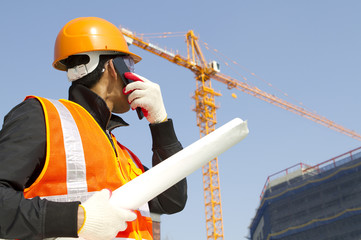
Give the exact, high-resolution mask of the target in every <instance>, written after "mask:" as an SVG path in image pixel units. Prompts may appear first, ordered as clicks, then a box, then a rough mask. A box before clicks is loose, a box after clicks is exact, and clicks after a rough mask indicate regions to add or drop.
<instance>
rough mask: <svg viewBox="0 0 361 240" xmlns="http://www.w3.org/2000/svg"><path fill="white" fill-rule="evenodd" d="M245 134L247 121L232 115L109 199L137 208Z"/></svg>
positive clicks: (119, 189) (118, 190)
mask: <svg viewBox="0 0 361 240" xmlns="http://www.w3.org/2000/svg"><path fill="white" fill-rule="evenodd" d="M247 135H248V127H247V121H243V120H241V119H240V118H235V119H233V120H231V121H230V122H228V123H226V124H225V125H223V126H221V127H220V128H218V129H216V130H215V131H213V132H212V133H210V134H208V135H206V136H204V137H203V138H201V139H199V140H198V141H196V142H194V143H193V144H191V145H189V146H188V147H186V148H184V149H183V150H181V151H179V152H178V153H176V154H174V155H173V156H171V157H169V158H168V159H166V160H164V161H163V162H161V163H159V164H158V165H156V166H154V167H152V168H151V169H149V170H148V171H146V172H145V173H143V174H142V175H140V176H138V177H137V178H135V179H133V180H132V181H130V182H128V183H126V184H125V185H123V186H122V187H120V188H118V189H116V190H115V191H113V194H112V197H111V198H110V202H111V203H112V204H114V205H115V206H119V207H122V208H125V209H133V210H136V209H138V208H139V207H140V206H142V205H143V204H145V203H147V202H148V201H149V200H151V199H153V198H154V197H156V196H157V195H159V194H160V193H162V192H164V191H165V190H167V189H168V188H170V187H171V186H173V185H174V184H176V183H177V182H179V181H180V180H182V179H183V178H185V177H187V176H188V175H190V174H191V173H192V172H194V171H195V170H197V169H198V168H200V167H202V166H203V165H204V164H206V163H207V162H209V161H211V160H213V159H214V158H215V157H217V156H219V155H220V154H221V153H223V152H225V151H226V150H227V149H229V148H230V147H232V146H234V145H235V144H236V143H238V142H240V141H241V140H242V139H244V138H245V137H246V136H247Z"/></svg>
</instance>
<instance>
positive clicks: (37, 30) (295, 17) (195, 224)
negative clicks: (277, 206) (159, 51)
mask: <svg viewBox="0 0 361 240" xmlns="http://www.w3.org/2000/svg"><path fill="white" fill-rule="evenodd" d="M360 10H361V3H360V2H359V1H356V0H346V1H334V0H318V1H310V0H304V1H281V0H273V1H266V0H263V1H245V0H238V1H229V0H225V1H212V0H210V1H190V0H184V1H173V2H171V1H159V0H154V1H115V0H114V1H111V0H103V1H84V0H77V1H65V2H62V4H61V5H60V4H55V3H54V2H52V1H45V0H39V1H36V2H35V1H16V0H14V1H2V2H1V7H0V29H1V35H0V52H1V54H2V58H1V60H0V61H1V62H0V69H1V79H2V80H1V84H2V87H1V89H0V97H1V102H2V103H1V107H0V118H1V119H2V118H3V117H4V116H5V115H6V113H7V112H8V111H9V110H10V109H11V108H12V107H13V106H15V105H16V104H17V103H19V102H21V101H22V99H23V98H24V97H25V96H26V95H39V96H43V97H50V98H66V97H67V88H68V86H69V83H68V82H67V79H66V74H65V73H64V72H60V71H56V70H55V69H53V68H52V66H51V63H52V61H53V59H52V58H53V47H54V42H55V38H56V35H57V34H58V32H59V30H60V29H61V28H62V26H63V25H64V24H65V23H66V22H68V21H69V20H71V19H73V18H76V17H83V16H97V17H102V18H105V19H107V20H108V21H111V22H112V23H114V24H115V25H117V26H118V25H122V26H124V27H127V28H129V29H130V30H132V31H134V32H137V33H159V32H186V31H188V30H191V29H192V30H194V32H195V33H196V34H197V35H198V36H199V37H200V39H201V40H202V41H203V42H206V43H207V44H209V46H210V48H211V49H217V50H218V51H219V52H220V53H222V54H223V55H224V56H226V57H228V58H230V59H232V60H234V61H236V62H237V65H232V68H227V66H226V64H225V63H224V62H223V61H221V60H219V59H216V58H215V55H214V54H213V53H212V52H211V51H207V50H206V49H205V48H204V47H203V48H202V49H203V52H204V54H205V55H206V58H207V60H208V61H210V60H213V59H214V60H217V61H219V63H220V64H221V71H222V73H224V74H227V75H229V76H232V77H234V78H237V79H239V80H242V79H241V77H242V76H245V77H247V79H248V81H249V82H250V83H252V84H253V85H255V86H257V87H258V88H260V89H262V90H264V91H266V92H269V93H271V94H274V95H276V96H278V97H280V98H283V99H285V100H286V101H290V102H292V103H294V104H297V105H298V104H299V103H300V102H302V104H303V105H304V106H307V107H308V108H309V109H311V110H312V111H316V112H317V113H318V114H320V115H322V116H325V117H326V118H328V119H330V120H333V121H335V122H336V123H338V124H340V125H343V126H344V127H346V128H349V129H353V130H355V131H356V132H358V133H361V124H360V120H361V111H360V107H361V106H360V104H361V96H360V89H361V81H360V80H361V74H360V69H361V68H360V64H361V30H360V29H361V15H360ZM151 41H152V42H153V43H157V44H158V45H159V46H161V47H167V49H173V50H179V53H180V54H182V55H184V56H186V43H185V39H184V38H182V37H180V38H166V39H151ZM202 46H203V45H202ZM202 46H201V47H202ZM130 49H131V51H133V52H134V53H136V54H138V55H140V56H142V57H143V60H142V61H141V62H140V63H139V64H137V65H136V72H137V73H138V74H140V75H143V76H144V77H147V78H148V79H150V80H152V81H154V82H157V83H159V84H160V85H161V88H162V93H163V98H164V102H165V105H166V108H167V112H168V115H169V117H171V118H172V119H173V120H174V124H175V128H176V131H177V134H178V138H179V139H180V140H181V142H182V144H183V146H188V145H190V144H191V143H192V142H194V141H196V140H197V139H198V138H199V130H198V127H197V126H196V116H195V112H193V111H192V108H193V106H194V100H193V99H192V98H191V96H192V95H193V92H194V90H195V79H194V76H193V73H192V72H190V71H189V70H188V69H185V68H182V67H179V66H177V65H175V64H172V63H169V62H167V61H166V60H164V59H162V58H159V57H157V56H155V55H152V54H150V53H147V52H145V51H144V50H141V49H137V48H136V47H134V46H132V47H130ZM245 69H248V70H249V71H250V72H253V73H255V75H256V76H257V77H254V76H252V75H251V74H250V73H249V72H248V71H245ZM267 83H270V84H272V86H273V87H269V84H267ZM213 87H214V89H215V90H217V91H219V92H221V93H222V96H221V97H218V98H217V99H216V101H217V104H218V105H219V106H220V108H219V109H218V110H217V120H218V126H221V125H223V124H225V123H226V122H228V121H230V120H231V119H233V118H235V117H240V118H242V119H244V120H248V124H249V129H250V134H249V136H248V137H247V138H246V139H245V140H244V141H242V142H241V143H240V144H238V145H237V146H235V147H234V148H232V149H230V150H229V151H227V152H225V153H223V154H222V155H221V156H220V157H219V174H220V182H221V194H222V208H223V223H224V236H225V239H228V240H229V239H245V236H247V235H248V226H249V224H250V222H251V219H252V217H253V216H254V214H255V211H256V209H257V207H258V204H259V195H260V193H261V190H262V188H263V185H264V183H265V181H266V179H267V176H269V175H271V174H273V173H275V172H278V171H280V170H282V169H285V168H287V167H289V166H292V165H294V164H297V163H299V162H304V163H307V164H310V165H314V164H317V163H319V162H322V161H325V160H328V159H329V158H332V157H334V156H336V155H339V154H342V153H344V152H346V151H349V150H351V149H354V148H356V147H359V146H360V142H359V141H358V140H355V139H352V138H350V137H347V136H345V135H343V134H341V133H338V132H335V131H333V130H331V129H329V128H326V127H324V126H321V125H319V124H317V123H315V122H312V121H310V120H308V119H305V118H302V117H300V116H298V115H296V114H293V113H291V112H288V111H286V110H283V109H281V108H278V107H276V106H273V105H271V104H269V103H267V102H264V101H261V100H259V99H257V98H255V97H253V96H250V95H246V94H245V93H242V92H240V91H238V90H228V89H227V88H226V86H223V85H222V84H220V83H218V82H215V81H214V82H213ZM232 93H235V94H236V95H237V98H236V99H235V98H232V97H231V94H232ZM284 93H287V95H288V97H286V96H285V95H284ZM123 118H124V119H126V120H127V121H128V122H129V123H130V124H131V126H130V127H128V128H126V129H125V128H124V129H119V130H116V132H115V134H116V136H117V138H118V140H119V141H120V142H122V143H124V144H125V145H126V146H127V147H129V148H130V149H132V150H133V151H134V152H135V153H136V154H137V155H138V156H139V157H140V158H141V159H142V161H143V162H144V163H145V164H146V165H148V166H149V165H150V162H151V160H150V159H151V139H150V134H149V130H148V124H147V122H146V121H145V120H144V121H139V120H138V119H137V118H136V114H135V113H134V112H129V113H127V114H125V115H124V116H123ZM188 183H189V201H188V204H187V206H186V209H185V210H184V211H183V212H181V213H179V214H176V215H172V216H163V217H162V239H163V240H183V239H188V240H199V239H206V233H205V217H204V204H203V202H204V199H203V183H202V177H201V171H200V170H198V171H196V172H194V173H193V174H192V175H190V176H189V177H188Z"/></svg>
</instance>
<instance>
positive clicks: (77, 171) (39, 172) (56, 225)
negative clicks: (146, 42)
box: [0, 17, 187, 240]
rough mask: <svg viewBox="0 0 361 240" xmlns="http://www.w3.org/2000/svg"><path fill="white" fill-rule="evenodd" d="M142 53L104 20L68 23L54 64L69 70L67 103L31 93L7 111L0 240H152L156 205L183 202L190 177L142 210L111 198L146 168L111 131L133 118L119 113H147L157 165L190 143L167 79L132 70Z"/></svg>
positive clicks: (161, 208)
mask: <svg viewBox="0 0 361 240" xmlns="http://www.w3.org/2000/svg"><path fill="white" fill-rule="evenodd" d="M115 58H117V59H118V60H119V59H120V60H121V61H123V63H124V64H126V66H127V67H128V69H129V70H130V71H129V72H126V73H125V74H124V76H125V77H126V78H128V79H131V80H132V81H133V82H131V83H129V84H128V85H126V86H125V83H124V82H123V81H122V79H121V76H120V74H119V73H118V72H117V71H116V68H115V66H114V59H115ZM140 60H141V58H140V57H139V56H137V55H135V54H133V53H131V52H129V49H128V46H127V44H126V41H125V39H124V37H123V35H122V33H121V32H120V30H119V29H118V28H117V27H115V26H114V25H113V24H111V23H110V22H108V21H106V20H104V19H101V18H96V17H84V18H77V19H74V20H72V21H70V22H68V23H67V24H66V25H65V26H64V27H63V28H62V29H61V31H60V32H59V34H58V37H57V39H56V43H55V51H54V62H53V66H54V67H55V68H56V69H58V70H62V71H67V76H68V79H69V81H71V86H70V88H69V100H64V99H62V100H52V99H47V98H42V97H37V96H28V97H26V98H25V100H24V101H23V102H21V103H20V104H19V105H17V106H16V107H15V108H13V109H12V110H11V111H10V112H9V113H8V114H7V115H6V116H5V118H4V124H3V128H2V130H1V132H0V238H3V239H46V238H49V239H56V238H60V239H61V238H63V239H64V238H70V239H71V238H80V239H87V240H93V239H94V240H95V239H102V240H104V239H105V240H107V239H114V238H117V239H137V240H139V239H147V240H149V239H153V237H152V222H151V219H150V211H151V212H155V213H159V214H173V213H176V212H179V211H181V210H182V209H183V208H184V206H185V203H186V199H187V183H186V179H183V180H182V181H180V182H179V183H177V184H175V185H174V186H172V187H171V188H169V189H168V190H166V191H165V192H163V193H162V194H160V195H159V196H157V197H156V198H154V199H152V200H151V201H149V202H148V204H145V205H144V206H142V207H141V208H139V209H138V210H136V211H130V210H127V209H121V208H119V207H116V206H114V205H112V204H110V203H109V199H110V197H111V191H113V190H115V189H117V188H119V187H121V186H122V185H123V184H125V183H126V182H128V181H130V180H132V179H134V178H135V177H137V176H139V175H140V174H142V173H143V172H144V171H146V170H147V168H145V167H144V166H143V165H142V164H141V162H140V161H139V159H138V158H137V157H136V156H135V155H134V154H133V153H132V152H131V151H130V150H128V149H127V148H126V147H125V146H123V145H121V144H120V143H119V142H117V140H116V139H115V136H114V135H113V134H112V130H113V129H114V128H117V127H120V126H126V125H128V124H127V123H126V122H125V121H124V120H123V119H122V118H120V117H119V116H118V115H114V114H112V113H116V114H122V113H125V112H128V111H129V110H130V108H132V109H137V108H140V109H141V110H142V111H143V114H144V116H145V118H146V119H147V120H148V121H149V126H150V132H151V137H152V140H153V146H152V150H153V158H152V162H153V166H154V165H156V164H158V163H159V162H161V161H163V160H164V159H166V158H168V157H170V156H171V155H173V154H174V153H176V152H178V151H179V150H181V149H182V146H181V144H180V142H179V141H178V139H177V137H176V134H175V131H174V128H173V123H172V120H171V119H168V118H167V114H166V110H165V107H164V104H163V100H162V95H161V91H160V88H159V85H157V84H155V83H153V82H151V81H149V80H148V79H146V78H144V77H141V76H139V75H137V74H135V73H132V69H133V67H134V63H137V62H139V61H140ZM128 137H129V138H131V137H136V138H139V137H143V136H128ZM124 198H127V196H124Z"/></svg>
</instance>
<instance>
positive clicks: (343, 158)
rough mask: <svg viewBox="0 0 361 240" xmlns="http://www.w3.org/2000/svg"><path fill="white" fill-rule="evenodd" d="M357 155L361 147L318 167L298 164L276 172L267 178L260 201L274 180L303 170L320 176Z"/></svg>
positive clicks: (360, 151)
mask: <svg viewBox="0 0 361 240" xmlns="http://www.w3.org/2000/svg"><path fill="white" fill-rule="evenodd" d="M357 153H361V147H358V148H355V149H353V150H351V151H348V152H346V153H343V154H341V155H338V156H336V157H333V158H331V159H329V160H327V161H324V162H321V163H319V164H317V165H314V166H310V165H307V164H305V163H298V164H295V165H293V166H291V167H289V168H286V169H284V170H282V171H279V172H276V173H274V174H272V175H270V176H268V177H267V180H266V183H265V184H264V186H263V189H262V192H261V195H260V199H261V200H262V198H263V196H264V194H265V193H266V190H267V188H268V186H269V184H270V182H271V181H272V180H276V179H278V178H281V177H284V176H287V175H289V174H291V173H293V172H295V171H297V170H301V171H302V174H303V173H309V172H313V173H316V174H319V173H321V172H325V171H327V170H330V169H332V168H336V167H338V166H340V165H343V164H345V163H347V162H350V161H352V160H353V159H355V158H354V156H355V155H356V154H357Z"/></svg>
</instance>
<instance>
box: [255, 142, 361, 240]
mask: <svg viewBox="0 0 361 240" xmlns="http://www.w3.org/2000/svg"><path fill="white" fill-rule="evenodd" d="M360 173H361V147H359V148H356V149H354V150H351V151H349V152H346V153H344V154H342V155H340V156H337V157H334V158H332V159H330V160H327V161H325V162H322V163H320V164H317V165H315V166H308V165H305V164H302V163H300V164H297V165H295V166H292V167H290V168H287V169H285V170H283V171H280V172H278V173H276V174H273V175H271V176H270V177H268V178H267V181H266V184H265V187H264V188H263V191H262V193H261V196H260V198H261V201H260V205H259V207H258V209H257V212H256V215H255V217H254V218H253V220H252V222H251V225H250V239H251V240H276V239H277V240H326V239H327V240H339V239H342V240H359V239H361V228H360V225H361V184H360V181H361V174H360Z"/></svg>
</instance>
